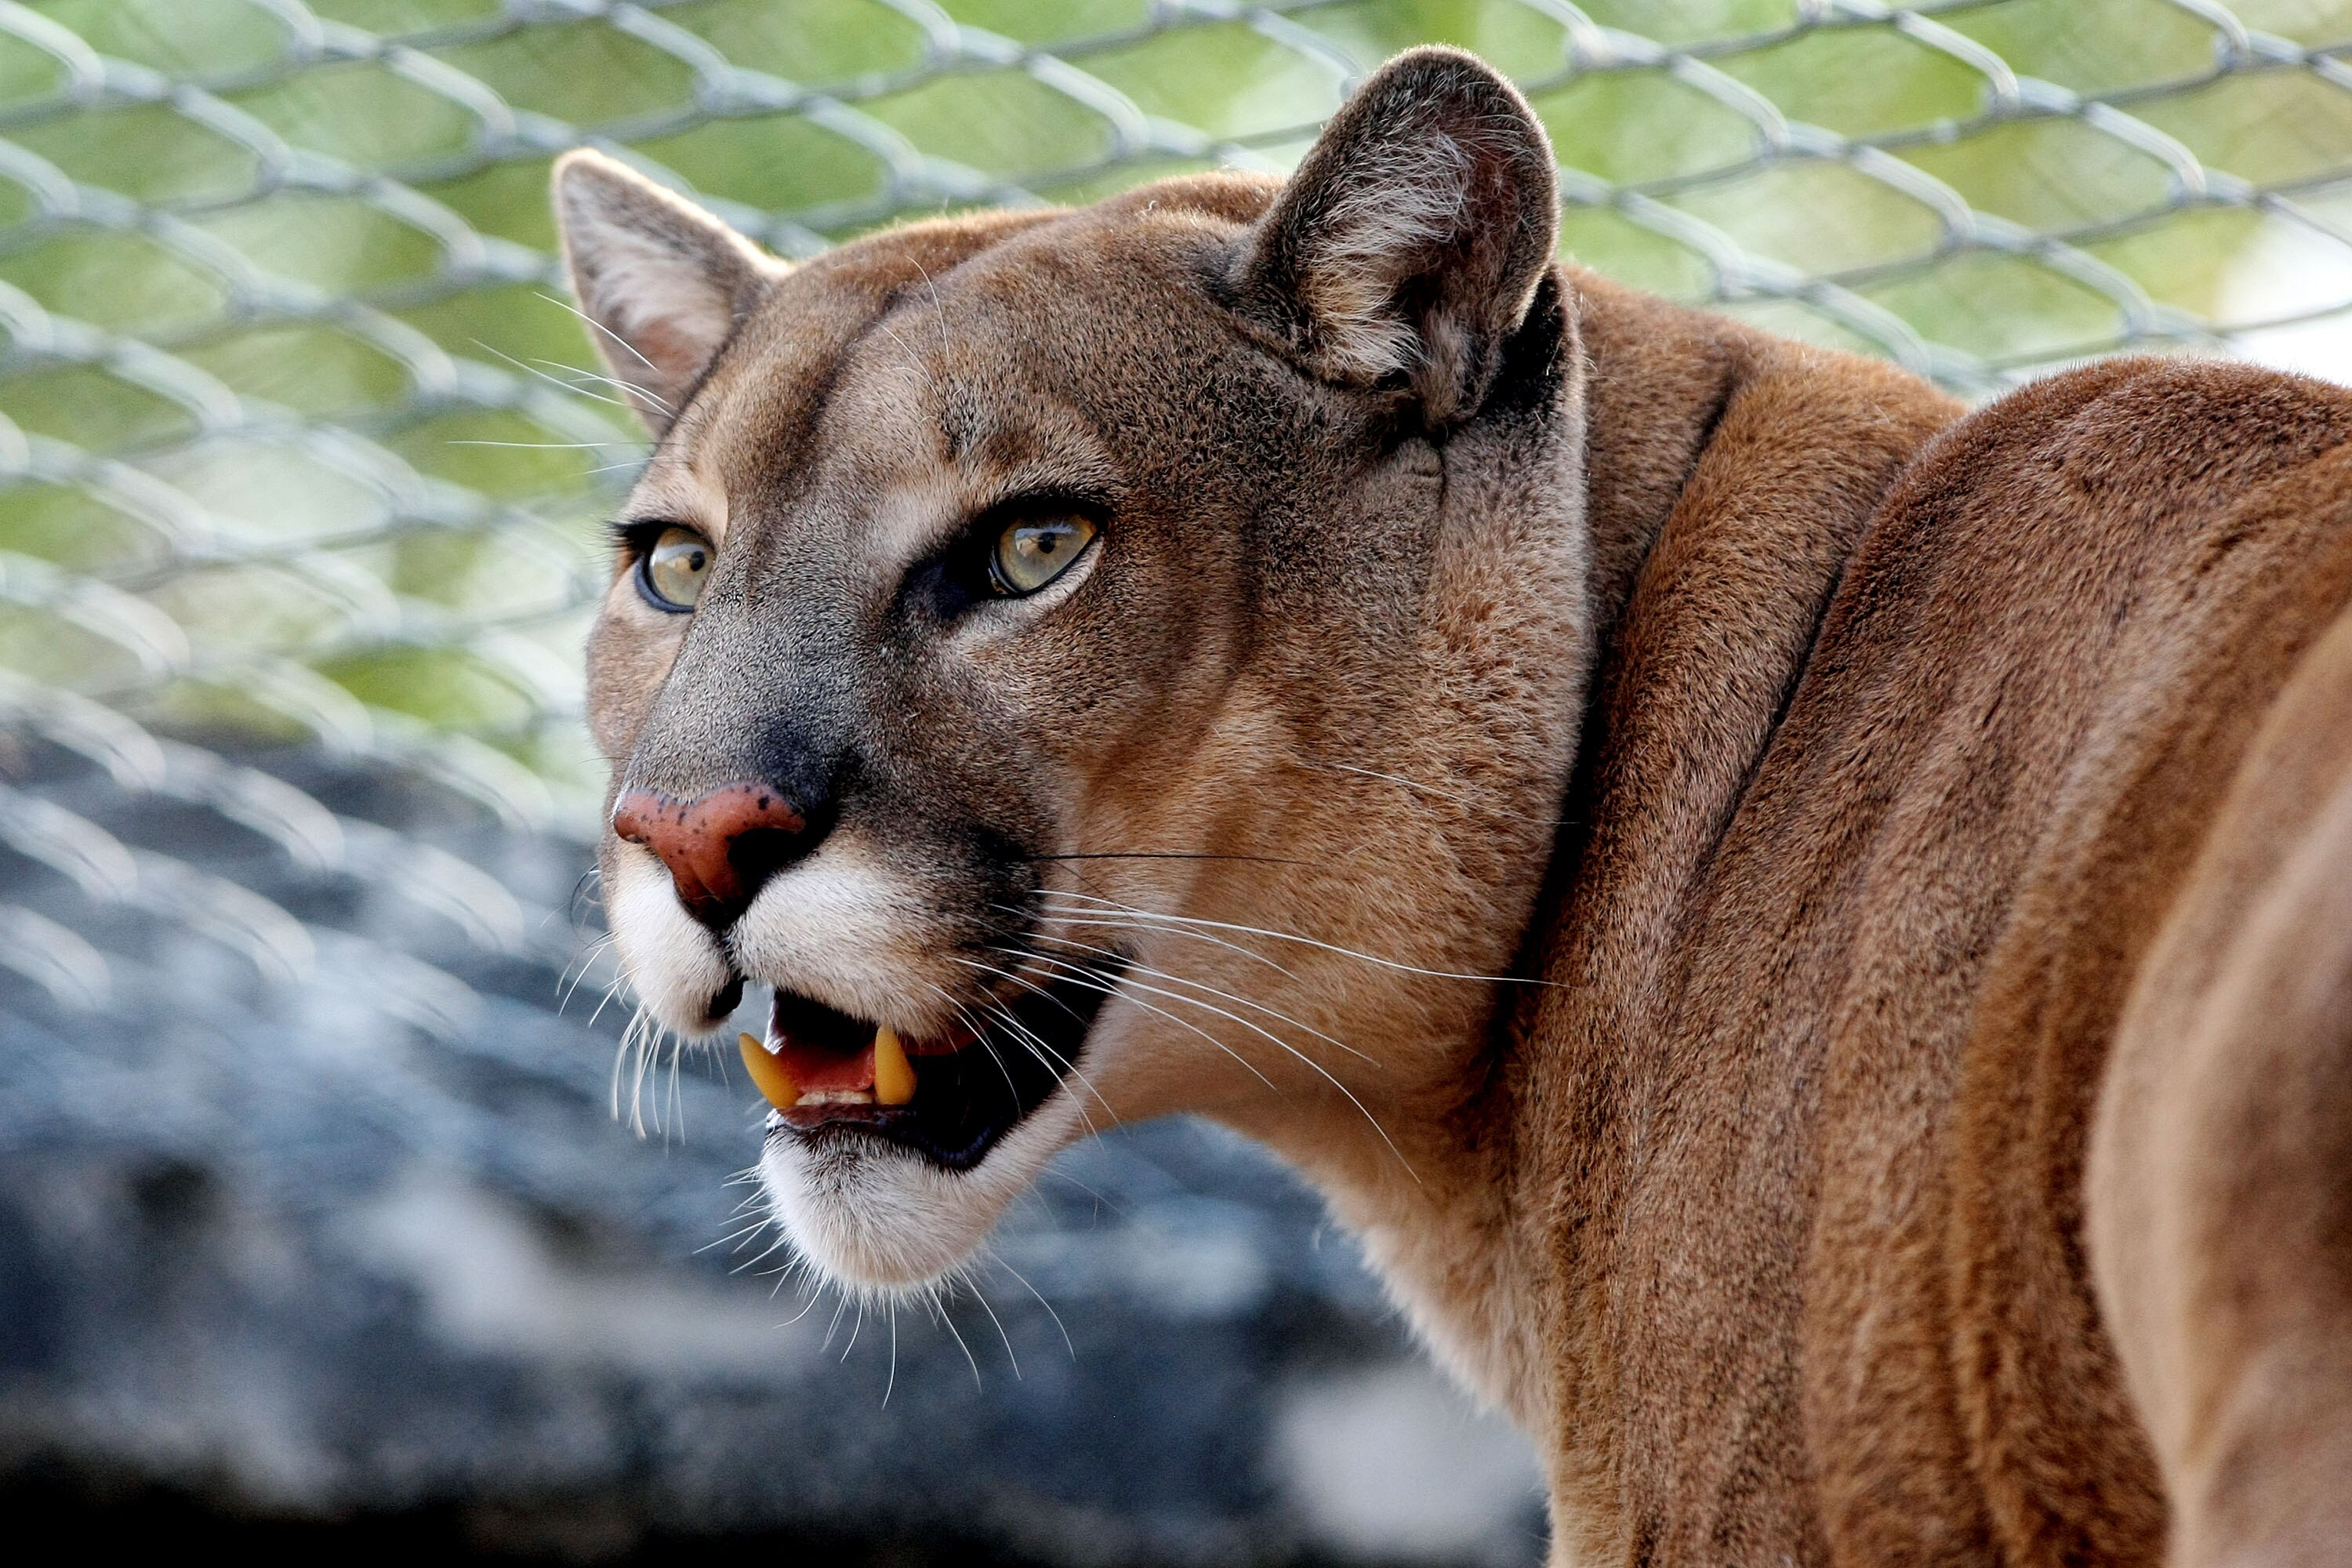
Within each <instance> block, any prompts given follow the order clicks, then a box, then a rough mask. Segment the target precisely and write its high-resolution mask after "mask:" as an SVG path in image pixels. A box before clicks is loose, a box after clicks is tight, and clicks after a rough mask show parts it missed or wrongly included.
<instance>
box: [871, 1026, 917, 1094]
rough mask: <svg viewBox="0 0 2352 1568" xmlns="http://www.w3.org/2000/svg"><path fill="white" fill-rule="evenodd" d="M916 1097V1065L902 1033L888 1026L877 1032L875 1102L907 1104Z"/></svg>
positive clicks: (875, 1036) (875, 1042)
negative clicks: (912, 1060) (910, 1057)
mask: <svg viewBox="0 0 2352 1568" xmlns="http://www.w3.org/2000/svg"><path fill="white" fill-rule="evenodd" d="M914 1098H915V1064H914V1063H912V1062H910V1061H908V1059H907V1047H906V1046H905V1045H904V1044H903V1043H902V1042H901V1041H900V1040H899V1038H898V1031H897V1030H896V1029H893V1028H892V1027H890V1026H889V1025H887V1024H885V1025H883V1026H881V1027H880V1028H878V1029H877V1030H875V1031H874V1102H875V1103H876V1104H877V1105H904V1104H906V1103H907V1101H908V1100H912V1099H914Z"/></svg>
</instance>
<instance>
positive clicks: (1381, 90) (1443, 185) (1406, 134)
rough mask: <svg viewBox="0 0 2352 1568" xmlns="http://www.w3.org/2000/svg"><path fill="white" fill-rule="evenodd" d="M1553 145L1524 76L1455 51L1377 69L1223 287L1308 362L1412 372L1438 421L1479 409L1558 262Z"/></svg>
mask: <svg viewBox="0 0 2352 1568" xmlns="http://www.w3.org/2000/svg"><path fill="white" fill-rule="evenodd" d="M1557 199H1558V198H1557V194H1556V189H1555V176H1554V173H1553V168H1552V157H1551V144H1550V142H1549V140H1548V139H1547V138H1546V137H1545V135H1544V132H1543V127H1542V126H1541V125H1540V124H1538V122H1537V121H1536V118H1535V115H1534V113H1533V111H1531V110H1529V109H1528V106H1527V101H1526V100H1524V99H1522V98H1521V97H1520V96H1519V94H1518V91H1517V89H1515V88H1513V87H1512V86H1511V84H1510V83H1509V82H1507V81H1506V80H1504V79H1503V78H1502V77H1500V76H1498V75H1497V74H1496V72H1495V71H1494V70H1492V69H1491V68H1488V67H1487V66H1486V64H1485V63H1484V62H1482V61H1480V60H1479V59H1477V58H1475V57H1474V56H1471V55H1467V54H1464V53H1463V52H1461V51H1460V50H1458V49H1448V48H1421V49H1414V50H1412V51H1410V52H1408V53H1406V54H1402V55H1399V56H1398V57H1397V58H1395V59H1393V60H1391V61H1390V62H1389V63H1388V64H1387V65H1385V66H1383V67H1381V69H1380V70H1379V71H1378V72H1376V73H1374V75H1373V76H1372V77H1371V79H1370V80H1368V81H1366V82H1365V83H1364V85H1363V87H1362V89H1360V90H1359V91H1358V92H1357V94H1356V96H1355V97H1354V98H1352V99H1350V100H1349V101H1348V103H1347V104H1346V105H1345V106H1344V107H1343V108H1341V110H1339V113H1338V114H1337V115H1335V116H1334V117H1333V118H1332V120H1331V122H1330V123H1329V124H1328V126H1326V127H1325V128H1324V132H1323V135H1322V138H1321V139H1320V140H1319V141H1318V142H1316V144H1315V146H1314V149H1313V150H1312V151H1311V152H1309V153H1307V158H1306V161H1305V162H1304V163H1301V164H1300V165H1299V167H1298V172H1297V174H1295V175H1293V176H1292V178H1291V181H1290V183H1289V184H1287V185H1286V186H1285V187H1284V188H1283V191H1282V194H1281V195H1280V196H1278V197H1277V198H1276V202H1275V205H1274V206H1273V208H1272V210H1270V211H1269V212H1268V213H1267V214H1266V215H1265V217H1264V218H1263V219H1261V220H1260V221H1259V223H1258V224H1257V226H1256V227H1255V229H1254V230H1253V231H1252V233H1251V235H1250V237H1249V239H1248V240H1247V242H1246V243H1245V244H1244V247H1243V248H1242V250H1241V252H1240V253H1239V255H1238V256H1236V257H1235V258H1234V265H1233V268H1232V270H1231V272H1230V273H1229V275H1228V278H1227V283H1228V285H1229V286H1230V288H1231V289H1232V290H1233V302H1234V307H1235V309H1236V310H1238V311H1239V312H1240V314H1241V316H1242V317H1243V319H1244V321H1245V322H1247V323H1248V324H1249V325H1250V326H1251V327H1252V328H1253V330H1255V331H1257V332H1258V333H1259V334H1260V335H1261V336H1263V337H1265V338H1266V339H1267V340H1269V341H1270V342H1273V343H1274V344H1275V345H1276V346H1277V347H1279V348H1280V349H1282V350H1283V351H1284V352H1286V353H1288V354H1290V355H1291V356H1292V357H1293V358H1294V359H1296V360H1297V362H1298V363H1299V364H1300V365H1301V366H1302V367H1303V368H1305V369H1306V370H1307V371H1308V372H1309V373H1310V374H1314V375H1317V376H1318V377H1321V378H1322V379H1324V380H1327V381H1331V382H1335V383H1338V384H1342V385H1349V386H1372V385H1376V384H1379V383H1380V382H1381V380H1382V379H1383V378H1384V377H1391V378H1392V377H1397V376H1402V377H1403V378H1404V381H1405V384H1407V385H1409V386H1410V387H1411V389H1412V393H1413V394H1414V395H1415V397H1416V398H1417V399H1418V400H1419V402H1420V404H1421V406H1422V414H1423V421H1424V422H1425V423H1426V424H1427V425H1428V426H1432V427H1438V426H1445V425H1449V424H1453V423H1455V422H1458V421H1459V420H1462V419H1465V418H1467V417H1468V416H1470V415H1472V414H1473V413H1475V412H1476V410H1477V408H1478V406H1479V404H1480V402H1481V400H1482V399H1483V398H1484V397H1485V395H1486V388H1487V385H1488V384H1489V383H1490V382H1491V381H1492V379H1493V377H1494V374H1495V370H1496V364H1497V363H1498V362H1499V359H1500V357H1501V352H1502V346H1503V344H1504V342H1506V341H1507V339H1508V338H1509V337H1510V335H1511V333H1512V332H1513V331H1515V330H1516V329H1517V326H1518V323H1519V321H1520V320H1521V318H1522V317H1523V316H1524V315H1525V313H1526V310H1527V307H1528V300H1529V299H1530V297H1531V296H1532V295H1533V293H1534V291H1535V287H1536V283H1537V281H1538V279H1540V278H1541V277H1542V275H1543V272H1544V269H1545V268H1546V267H1547V266H1548V265H1549V262H1550V260H1551V254H1552V247H1553V244H1554V242H1555V239H1556V237H1557V235H1558V232H1559V212H1558V206H1557Z"/></svg>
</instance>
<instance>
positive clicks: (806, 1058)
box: [764, 1029, 875, 1093]
mask: <svg viewBox="0 0 2352 1568" xmlns="http://www.w3.org/2000/svg"><path fill="white" fill-rule="evenodd" d="M764 1043H765V1045H766V1046H767V1048H768V1054H769V1055H770V1056H772V1057H774V1058H776V1062H777V1064H778V1065H779V1066H781V1067H782V1068H783V1069H784V1070H785V1071H786V1072H788V1073H790V1074H792V1075H793V1083H795V1084H797V1085H799V1086H800V1089H801V1090H802V1092H803V1093H806V1092H807V1091H809V1090H811V1089H872V1088H873V1087H874V1043H875V1042H874V1037H871V1036H868V1037H866V1045H865V1047H864V1048H862V1049H856V1050H847V1051H844V1050H838V1049H835V1048H834V1047H829V1046H824V1045H814V1044H812V1043H810V1042H808V1041H805V1040H802V1039H799V1038H797V1037H793V1036H791V1035H786V1036H783V1037H781V1038H779V1037H777V1035H776V1034H775V1032H774V1031H773V1030H772V1029H771V1030H770V1031H769V1034H768V1037H767V1040H766V1041H765V1042H764Z"/></svg>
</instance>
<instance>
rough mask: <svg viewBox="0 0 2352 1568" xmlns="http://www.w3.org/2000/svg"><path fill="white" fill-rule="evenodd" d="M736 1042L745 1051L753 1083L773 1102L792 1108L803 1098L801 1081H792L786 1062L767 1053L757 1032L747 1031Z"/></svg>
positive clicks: (747, 1068)
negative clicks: (748, 1033)
mask: <svg viewBox="0 0 2352 1568" xmlns="http://www.w3.org/2000/svg"><path fill="white" fill-rule="evenodd" d="M735 1044H736V1045H737V1046H738V1047H740V1048H741V1050H742V1052H743V1070H744V1071H745V1072H748V1073H750V1074H751V1083H752V1087H754V1088H755V1089H758V1090H759V1091H760V1092H761V1094H763V1095H765V1096H766V1097H767V1100H768V1103H769V1104H770V1105H772V1106H774V1107H775V1108H776V1109H777V1110H791V1109H792V1108H793V1106H795V1105H798V1104H799V1103H800V1102H801V1089H800V1085H798V1084H796V1083H794V1082H793V1075H792V1074H790V1073H788V1072H786V1071H785V1070H784V1064H783V1063H782V1062H780V1061H778V1060H777V1059H776V1058H774V1057H772V1056H770V1055H769V1054H768V1047H766V1046H764V1045H762V1044H761V1042H760V1037H758V1036H757V1035H745V1036H743V1037H741V1038H740V1039H739V1040H737V1041H736V1042H735Z"/></svg>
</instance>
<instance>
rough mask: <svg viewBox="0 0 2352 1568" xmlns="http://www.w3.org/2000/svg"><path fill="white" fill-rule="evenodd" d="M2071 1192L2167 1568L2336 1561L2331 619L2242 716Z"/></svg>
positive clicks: (2349, 1164)
mask: <svg viewBox="0 0 2352 1568" xmlns="http://www.w3.org/2000/svg"><path fill="white" fill-rule="evenodd" d="M2086 1195H2087V1199H2088V1213H2089V1239H2090V1245H2091V1253H2092V1265H2093V1269H2094V1272H2095V1277H2096V1279H2097V1283H2098V1289H2099V1295H2100V1301H2101V1306H2102V1310H2104V1312H2105V1315H2106V1318H2107V1321H2108V1324H2109V1326H2110V1328H2111V1330H2112V1331H2113V1332H2114V1335H2115V1340H2116V1346H2117V1348H2118V1351H2119V1352H2120V1354H2121V1356H2122V1359H2123V1362H2124V1365H2125V1369H2126V1375H2127V1378H2128V1380H2129V1383H2130V1385H2131V1389H2132V1393H2133V1395H2134V1397H2135V1398H2136V1399H2137V1402H2138V1405H2139V1406H2140V1409H2141V1411H2142V1413H2143V1415H2144V1416H2145V1419H2146V1421H2147V1428H2148V1435H2149V1436H2150V1438H2151V1439H2152V1440H2153V1442H2154V1445H2155V1447H2156V1450H2157V1453H2158V1458H2159V1460H2160V1462H2161V1464H2162V1467H2163V1471H2164V1479H2165V1484H2166V1489H2167V1492H2168V1497H2169V1501H2170V1510H2171V1533H2170V1547H2169V1559H2170V1562H2171V1563H2173V1564H2174V1565H2175V1568H2191V1565H2194V1568H2209V1565H2219V1564H2225V1563H2226V1564H2233V1565H2236V1564H2245V1565H2252V1564H2263V1565H2265V1568H2268V1565H2273V1564H2276V1565H2279V1568H2286V1565H2289V1564H2293V1565H2295V1568H2303V1565H2316V1564H2321V1563H2329V1564H2352V620H2339V621H2338V622H2337V624H2336V626H2334V627H2333V628H2332V629H2331V630H2330V631H2329V633H2328V634H2327V635H2326V637H2324V638H2323V639H2322V640H2321V641H2320V642H2319V643H2318V644H2316V645H2315V647H2313V648H2312V650H2311V652H2310V653H2309V654H2308V655H2307V656H2306V657H2305V659H2304V661H2303V662H2302V664H2301V666H2300V667H2299V668H2297V670H2296V672H2295V674H2294V678H2293V679H2292V680H2291V681H2290V682H2289V684H2288V686H2287V688H2286V689H2285V690H2284V691H2283V692H2282V693H2281V695H2280V697H2279V700H2278V702H2277V704H2276V706H2275V708H2274V709H2273V711H2272V712H2271V713H2270V715H2269V716H2268V717H2267V718H2266V719H2265V721H2264V723H2263V730H2262V731H2261V733H2260V735H2259V737H2258V738H2257V740H2256V742H2255V743H2254V745H2253V747H2252V750H2251V752H2249V754H2248V756H2247V758H2246V760H2245V763H2244V764H2243V767H2242V771H2241V773H2239V776H2238V778H2237V780H2236V782H2235V784H2233V785H2232V788H2231V793H2230V795H2229V798H2228V801H2227V804H2226V805H2224V807H2223V809H2222V811H2221V815H2220V816H2219V817H2218V818H2217V819H2216V820H2215V822H2214V824H2213V826H2212V831H2211V837H2210V839H2209V841H2208V842H2207V844H2206V846H2205V847H2204V849H2203V851H2202V852H2201V854H2200V859H2199V861H2198V864H2197V868H2196V870H2195V871H2194V872H2193V873H2192V874H2191V876H2190V878H2189V882H2188V884H2187V885H2186V886H2185V888H2184V889H2182V891H2181V893H2180V896H2179V900H2178V902H2177V903H2176V904H2175V906H2174V908H2173V910H2172V911H2171V913H2170V915H2169V916H2168V921H2167V923H2166V925H2165V928H2164V934H2163V935H2162V937H2161V938H2159V940H2158V942H2157V944H2156V946H2155V948H2154V949H2153V951H2152V952H2150V954H2149V957H2148V960H2147V963H2146V965H2145V966H2144V967H2143V969H2142V971H2141V973H2140V976H2139V979H2138V982H2137V985H2136V986H2135V989H2134V992H2133V994H2132V999H2131V1002H2130V1004H2129V1005H2128V1006H2127V1007H2126V1012H2125V1015H2124V1017H2123V1021H2122V1024H2121V1026H2120V1028H2119V1030H2118V1033H2117V1037H2116V1049H2115V1054H2114V1056H2113V1058H2111V1062H2110V1065H2109V1068H2108V1069H2107V1077H2106V1081H2105V1085H2104V1087H2103V1090H2102V1094H2101V1100H2100V1105H2099V1112H2098V1118H2097V1121H2096V1125H2095V1129H2094V1132H2093V1138H2092V1146H2091V1152H2090V1165H2089V1178H2088V1193H2087V1194H2086Z"/></svg>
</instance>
